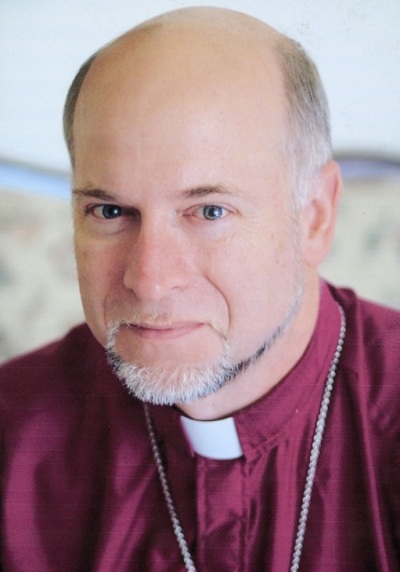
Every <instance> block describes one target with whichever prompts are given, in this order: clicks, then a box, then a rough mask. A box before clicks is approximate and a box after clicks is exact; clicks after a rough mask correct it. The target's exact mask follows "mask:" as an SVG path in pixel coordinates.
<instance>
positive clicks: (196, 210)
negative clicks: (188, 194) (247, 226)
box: [188, 203, 231, 222]
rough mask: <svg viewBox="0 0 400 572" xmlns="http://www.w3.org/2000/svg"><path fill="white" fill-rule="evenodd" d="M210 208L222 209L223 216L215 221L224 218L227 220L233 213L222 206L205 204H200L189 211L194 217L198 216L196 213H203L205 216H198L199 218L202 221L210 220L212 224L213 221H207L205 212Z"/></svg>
mask: <svg viewBox="0 0 400 572" xmlns="http://www.w3.org/2000/svg"><path fill="white" fill-rule="evenodd" d="M210 207H215V208H218V209H221V210H222V211H223V213H222V215H221V216H220V217H218V218H216V219H214V220H221V219H223V218H225V217H226V216H227V215H228V214H229V213H230V212H231V211H230V209H228V208H227V207H226V206H224V205H220V204H218V203H204V204H200V205H196V206H194V207H191V208H190V209H189V211H188V214H189V216H194V215H195V214H196V212H198V211H203V216H198V217H197V218H199V219H201V220H208V221H209V222H212V220H213V219H207V218H206V217H205V216H204V210H205V209H206V208H210Z"/></svg>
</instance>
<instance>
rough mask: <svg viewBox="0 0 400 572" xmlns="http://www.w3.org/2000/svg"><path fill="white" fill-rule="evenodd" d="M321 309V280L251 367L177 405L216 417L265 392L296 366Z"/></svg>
mask: <svg viewBox="0 0 400 572" xmlns="http://www.w3.org/2000/svg"><path fill="white" fill-rule="evenodd" d="M318 309H319V283H318V282H317V281H316V282H315V284H313V287H308V288H307V287H306V290H305V295H304V299H303V302H302V305H301V307H300V310H299V312H298V314H297V315H296V317H295V318H294V320H293V322H292V323H291V324H290V325H289V327H288V328H287V329H286V331H285V332H284V333H283V334H282V335H281V337H280V338H279V339H278V340H276V343H275V344H274V345H273V346H272V347H271V348H270V349H269V350H268V351H267V352H266V353H265V354H264V355H263V356H262V357H261V358H260V359H259V360H258V361H257V362H256V363H254V364H252V365H250V366H249V368H248V369H246V370H245V371H243V372H242V373H240V374H239V375H237V376H236V377H235V378H234V379H232V380H231V381H229V382H228V383H227V384H226V385H224V387H222V388H221V389H220V390H218V391H217V392H216V393H214V394H212V395H209V396H207V397H205V398H203V399H199V400H197V401H193V402H191V403H186V404H178V408H179V409H180V410H181V411H182V412H183V413H184V414H185V415H187V416H188V417H191V418H192V419H198V420H203V421H206V420H208V421H209V420H214V419H223V418H225V417H229V416H230V415H232V414H233V413H235V412H236V411H239V410H240V409H243V408H244V407H247V406H248V405H250V404H251V403H254V402H255V401H257V400H258V399H260V398H261V397H263V396H264V395H266V394H267V393H268V392H269V391H271V389H273V387H275V386H276V385H277V384H278V383H279V382H280V381H281V380H282V379H283V378H284V377H285V376H286V375H287V373H288V372H289V371H290V370H291V369H293V367H294V366H295V365H296V363H297V362H298V361H299V360H300V359H301V357H302V355H303V354H304V352H305V350H306V348H307V346H308V344H309V342H310V339H311V337H312V335H313V332H314V329H315V325H316V321H317V317H318Z"/></svg>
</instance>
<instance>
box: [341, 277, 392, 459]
mask: <svg viewBox="0 0 400 572" xmlns="http://www.w3.org/2000/svg"><path fill="white" fill-rule="evenodd" d="M330 289H331V292H332V295H333V297H334V298H335V299H336V300H337V302H338V303H339V304H340V305H341V306H342V308H343V310H344V312H345V315H346V322H347V325H346V339H345V342H344V346H343V354H342V357H341V363H340V372H341V377H342V382H343V385H342V389H341V398H342V400H343V403H347V404H348V407H350V410H351V411H352V416H353V418H354V419H359V420H361V421H360V422H361V423H362V425H363V428H364V429H363V430H364V431H368V432H369V433H370V435H371V437H372V436H373V439H374V440H376V441H377V442H381V443H382V444H383V443H384V444H385V448H387V445H388V444H391V446H393V447H396V448H397V450H398V451H400V383H399V372H400V351H399V348H400V312H399V311H397V310H395V309H392V308H388V307H384V306H381V305H379V304H376V303H373V302H370V301H367V300H363V299H360V298H359V297H358V296H357V295H356V294H355V293H354V292H352V291H351V290H346V289H337V288H333V287H330ZM392 453H393V451H392Z"/></svg>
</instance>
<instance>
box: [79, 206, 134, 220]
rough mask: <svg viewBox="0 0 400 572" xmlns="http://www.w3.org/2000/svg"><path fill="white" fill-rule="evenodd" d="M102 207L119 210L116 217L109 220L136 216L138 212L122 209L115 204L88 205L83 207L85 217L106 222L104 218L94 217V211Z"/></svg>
mask: <svg viewBox="0 0 400 572" xmlns="http://www.w3.org/2000/svg"><path fill="white" fill-rule="evenodd" d="M104 207H116V208H117V209H119V210H120V214H119V215H118V216H115V217H112V218H110V219H109V220H113V219H116V218H120V217H122V216H138V211H137V210H136V209H129V208H126V207H123V206H121V205H119V204H117V203H112V202H110V203H90V204H88V205H86V206H85V214H86V215H93V216H94V217H95V218H97V219H99V220H107V219H106V218H105V217H104V216H101V215H96V210H98V209H102V208H104Z"/></svg>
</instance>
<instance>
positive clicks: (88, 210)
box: [85, 203, 228, 222]
mask: <svg viewBox="0 0 400 572" xmlns="http://www.w3.org/2000/svg"><path fill="white" fill-rule="evenodd" d="M106 208H107V209H109V210H110V211H114V213H113V214H114V215H115V216H113V214H112V215H111V216H105V214H104V209H106ZM98 210H100V211H101V213H102V214H101V215H97V214H96V211H98ZM116 210H117V211H118V213H116V212H115V211H116ZM206 210H208V211H211V212H212V211H214V212H215V211H219V213H220V214H219V216H218V217H216V218H213V217H210V216H209V215H210V212H209V215H208V216H209V218H208V217H207V215H206V214H205V211H206ZM197 211H202V214H203V216H202V217H199V218H202V219H203V220H207V221H210V222H212V221H217V220H220V219H222V218H224V217H225V216H226V215H227V214H228V211H227V209H226V208H225V207H222V206H220V205H214V204H206V205H201V206H197V207H195V208H194V209H191V210H190V212H189V216H191V215H193V214H195V213H196V212H197ZM85 214H86V215H92V216H94V217H96V218H99V219H101V220H115V219H118V218H120V217H121V216H123V215H128V216H129V215H130V216H135V215H136V216H137V215H138V214H139V213H138V212H137V211H134V210H133V209H132V211H131V210H128V209H124V208H123V207H120V206H119V205H116V204H112V203H105V204H95V205H87V206H86V207H85Z"/></svg>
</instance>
